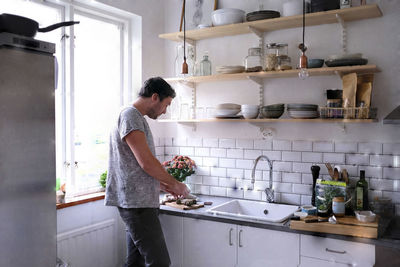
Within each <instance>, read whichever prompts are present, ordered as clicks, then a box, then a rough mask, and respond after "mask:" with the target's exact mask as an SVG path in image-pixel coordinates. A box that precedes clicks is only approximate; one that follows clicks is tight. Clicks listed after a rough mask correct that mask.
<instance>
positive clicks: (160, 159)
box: [156, 155, 165, 163]
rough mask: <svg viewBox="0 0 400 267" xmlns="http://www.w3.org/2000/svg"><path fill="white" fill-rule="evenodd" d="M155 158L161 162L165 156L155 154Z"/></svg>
mask: <svg viewBox="0 0 400 267" xmlns="http://www.w3.org/2000/svg"><path fill="white" fill-rule="evenodd" d="M156 158H157V160H158V161H159V162H160V163H163V162H164V161H165V157H164V156H163V155H162V156H156Z"/></svg>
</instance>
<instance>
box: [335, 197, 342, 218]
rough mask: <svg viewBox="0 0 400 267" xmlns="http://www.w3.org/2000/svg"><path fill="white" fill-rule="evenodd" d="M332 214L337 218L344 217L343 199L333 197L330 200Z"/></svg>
mask: <svg viewBox="0 0 400 267" xmlns="http://www.w3.org/2000/svg"><path fill="white" fill-rule="evenodd" d="M332 212H333V214H335V215H336V216H338V217H341V216H344V214H345V202H344V197H334V198H333V199H332Z"/></svg>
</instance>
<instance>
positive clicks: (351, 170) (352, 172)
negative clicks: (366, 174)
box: [324, 165, 365, 176]
mask: <svg viewBox="0 0 400 267" xmlns="http://www.w3.org/2000/svg"><path fill="white" fill-rule="evenodd" d="M340 167H341V168H342V170H343V169H346V170H347V173H348V174H349V176H359V175H360V171H359V170H358V166H354V165H340ZM363 167H365V166H363ZM324 168H325V167H324ZM325 169H326V168H325Z"/></svg>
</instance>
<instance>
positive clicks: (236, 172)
mask: <svg viewBox="0 0 400 267" xmlns="http://www.w3.org/2000/svg"><path fill="white" fill-rule="evenodd" d="M226 175H227V177H229V178H243V177H244V171H243V169H226Z"/></svg>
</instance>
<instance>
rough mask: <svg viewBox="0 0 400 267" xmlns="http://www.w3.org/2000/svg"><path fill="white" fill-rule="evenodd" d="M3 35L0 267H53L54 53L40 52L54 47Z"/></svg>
mask: <svg viewBox="0 0 400 267" xmlns="http://www.w3.org/2000/svg"><path fill="white" fill-rule="evenodd" d="M3 34H5V33H0V267H20V266H21V267H31V266H32V267H47V266H51V267H54V266H55V265H56V225H57V219H56V218H57V217H56V194H55V191H54V189H55V181H56V179H55V176H56V171H55V110H54V108H55V103H54V102H55V100H54V95H55V94H54V90H55V78H54V76H55V75H54V73H55V67H54V62H55V59H54V56H53V53H54V51H52V49H50V50H48V49H44V50H43V49H42V50H41V49H38V47H39V48H40V47H41V46H42V45H43V44H45V45H47V46H48V45H50V46H51V45H52V44H49V43H40V42H38V43H35V42H36V41H35V40H33V39H32V40H29V39H27V38H20V40H19V41H18V40H17V39H18V38H17V39H15V38H16V37H15V36H11V37H10V35H7V36H4V35H3ZM17 37H18V36H17ZM2 38H5V39H2ZM10 38H11V39H10ZM12 38H14V39H12ZM4 40H5V42H2V41H4ZM7 40H8V41H10V42H11V43H8V41H7ZM15 40H17V43H16V44H15V45H13V44H12V42H13V41H15ZM21 40H22V41H21ZM24 40H25V41H24ZM29 42H30V43H29ZM38 45H39V46H38ZM38 50H39V51H38Z"/></svg>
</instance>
